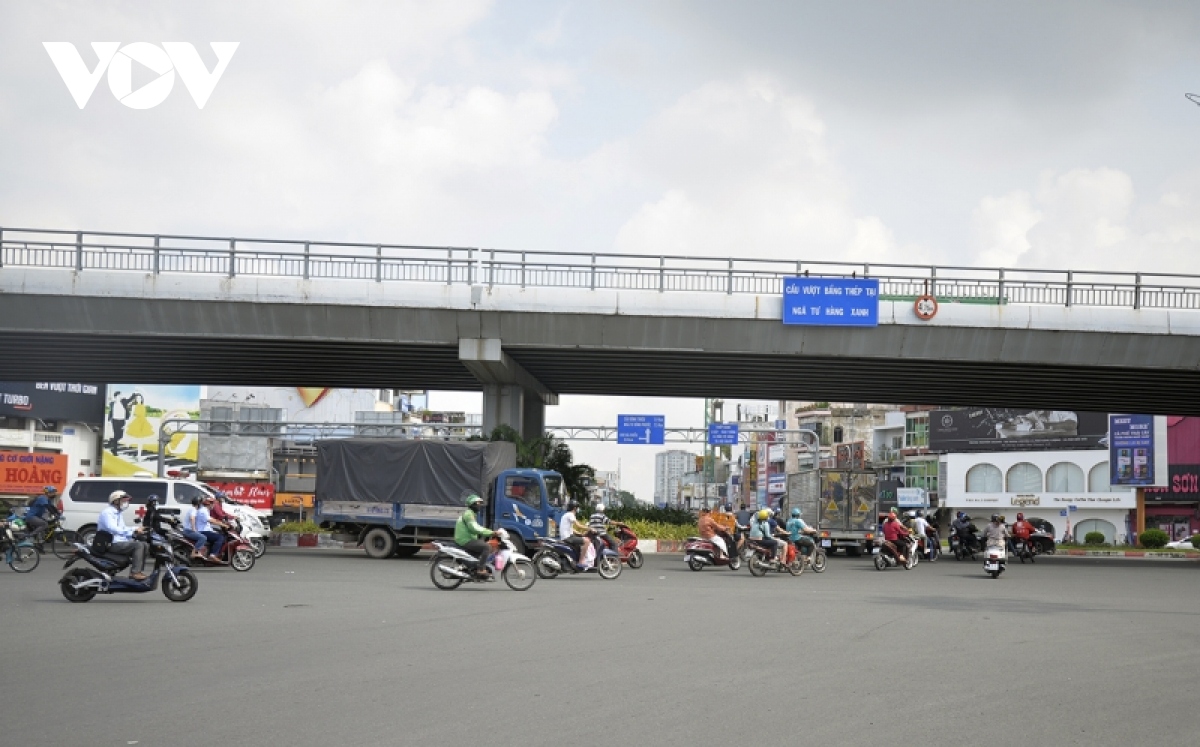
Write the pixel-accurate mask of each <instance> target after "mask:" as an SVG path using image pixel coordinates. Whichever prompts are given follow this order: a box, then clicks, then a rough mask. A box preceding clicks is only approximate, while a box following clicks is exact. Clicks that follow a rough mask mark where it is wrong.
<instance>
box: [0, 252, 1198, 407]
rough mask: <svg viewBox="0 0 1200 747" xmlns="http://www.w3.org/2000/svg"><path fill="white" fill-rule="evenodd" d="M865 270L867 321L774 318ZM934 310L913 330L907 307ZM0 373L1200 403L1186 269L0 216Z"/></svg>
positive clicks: (547, 392)
mask: <svg viewBox="0 0 1200 747" xmlns="http://www.w3.org/2000/svg"><path fill="white" fill-rule="evenodd" d="M796 275H809V276H812V277H850V276H856V277H864V276H865V277H871V278H876V279H878V280H879V283H880V294H881V301H880V323H879V325H878V326H877V327H871V328H837V327H796V326H785V325H784V324H782V323H781V314H782V307H783V300H782V284H783V279H784V278H786V277H789V276H796ZM922 294H929V295H932V296H934V297H935V298H936V299H937V300H938V301H939V310H938V313H937V315H936V316H934V317H933V318H932V319H929V320H922V319H921V318H919V317H918V316H917V314H916V313H915V311H914V306H913V301H914V299H915V298H916V297H917V296H919V295H922ZM0 349H2V350H3V351H4V353H3V356H2V359H0V378H3V379H7V380H47V379H50V380H65V379H72V380H87V381H115V380H129V379H135V380H137V381H143V382H146V383H198V382H212V383H222V384H244V385H293V384H296V383H304V384H308V385H314V386H317V385H321V386H370V387H396V388H431V389H450V390H455V389H458V390H480V389H482V390H483V391H484V399H485V413H484V419H485V425H489V424H491V423H497V422H507V423H511V424H514V425H518V426H519V427H522V429H523V430H526V431H535V430H538V429H540V427H541V425H542V423H543V407H544V405H545V404H553V403H555V402H557V397H558V395H559V394H599V395H636V396H668V397H705V396H710V397H712V396H720V397H738V398H762V399H815V400H830V401H870V402H881V403H886V402H891V403H918V402H924V403H939V404H946V405H990V406H1029V407H1046V408H1054V409H1077V410H1095V411H1114V412H1116V411H1123V412H1143V413H1160V414H1168V413H1169V414H1181V415H1183V414H1187V415H1200V277H1197V276H1182V275H1163V274H1149V273H1114V272H1104V271H1096V272H1091V271H1089V272H1082V271H1051V270H1011V269H999V268H971V267H930V266H913V265H863V264H849V263H837V262H809V261H802V260H796V261H779V260H756V259H742V258H721V259H713V258H703V257H680V256H640V255H639V256H633V255H606V254H591V253H587V254H580V253H569V252H563V253H544V252H519V251H505V250H494V249H477V248H460V247H417V246H400V245H388V244H346V243H329V242H317V241H283V240H269V239H237V238H217V237H196V236H154V235H144V234H106V233H87V232H75V231H56V230H41V229H13V228H0Z"/></svg>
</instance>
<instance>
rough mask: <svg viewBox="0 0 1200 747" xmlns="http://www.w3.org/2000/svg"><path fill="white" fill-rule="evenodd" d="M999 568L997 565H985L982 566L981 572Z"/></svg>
mask: <svg viewBox="0 0 1200 747" xmlns="http://www.w3.org/2000/svg"><path fill="white" fill-rule="evenodd" d="M999 567H1000V564H999V563H987V564H985V565H984V566H983V570H985V571H994V570H996V569H998V568H999Z"/></svg>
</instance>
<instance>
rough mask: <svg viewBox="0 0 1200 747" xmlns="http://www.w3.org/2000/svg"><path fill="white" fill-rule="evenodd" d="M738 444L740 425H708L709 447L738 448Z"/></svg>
mask: <svg viewBox="0 0 1200 747" xmlns="http://www.w3.org/2000/svg"><path fill="white" fill-rule="evenodd" d="M737 442H738V424H737V423H709V424H708V445H709V446H737Z"/></svg>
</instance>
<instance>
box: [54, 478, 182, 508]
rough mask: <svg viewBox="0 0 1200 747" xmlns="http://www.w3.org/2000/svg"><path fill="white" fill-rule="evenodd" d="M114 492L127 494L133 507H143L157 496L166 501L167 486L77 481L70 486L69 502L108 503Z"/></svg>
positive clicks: (131, 482)
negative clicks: (149, 498) (122, 491)
mask: <svg viewBox="0 0 1200 747" xmlns="http://www.w3.org/2000/svg"><path fill="white" fill-rule="evenodd" d="M114 490H124V491H125V492H126V493H129V502H130V503H131V504H133V505H145V503H146V499H147V498H148V497H150V496H151V495H157V496H158V497H159V498H160V499H161V500H166V497H167V484H166V483H165V482H158V481H157V480H98V481H90V480H79V481H78V482H76V483H75V484H74V485H72V486H71V491H70V495H71V500H73V501H78V502H80V503H108V497H109V496H110V495H112V493H113V491H114Z"/></svg>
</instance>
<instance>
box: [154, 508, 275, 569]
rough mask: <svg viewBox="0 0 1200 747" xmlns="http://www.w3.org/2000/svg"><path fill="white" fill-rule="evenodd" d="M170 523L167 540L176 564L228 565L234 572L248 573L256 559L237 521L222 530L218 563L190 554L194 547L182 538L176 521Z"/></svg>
mask: <svg viewBox="0 0 1200 747" xmlns="http://www.w3.org/2000/svg"><path fill="white" fill-rule="evenodd" d="M170 523H171V529H170V530H169V531H168V532H167V538H168V539H169V540H170V543H171V548H172V549H173V550H174V552H175V558H176V560H177V562H179V563H181V564H182V565H188V566H192V567H197V566H198V567H201V568H222V567H224V566H226V565H228V566H230V567H231V568H233V570H235V571H248V570H250V569H251V568H253V567H254V561H255V558H256V557H257V556H256V555H255V554H254V547H253V546H252V545H251V544H250V542H249V540H247V539H246V538H245V537H243V536H242V534H241V524H240V522H238V520H237V519H233V520H232V521H230V523H229V527H228V528H226V529H225V530H223V533H224V535H225V544H224V546H222V547H221V554H220V555H218V556H217V557H218V558H219V559H220V560H219V561H216V560H211V559H210V558H208V557H207V556H206V557H203V558H197V557H194V556H193V555H192V553H194V552H195V550H196V546H195V545H194V544H193V543H192V541H191V540H189V539H188V538H187V537H185V536H183V532H181V531H180V524H179V522H178V521H176V520H174V519H172V520H171V522H170Z"/></svg>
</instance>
